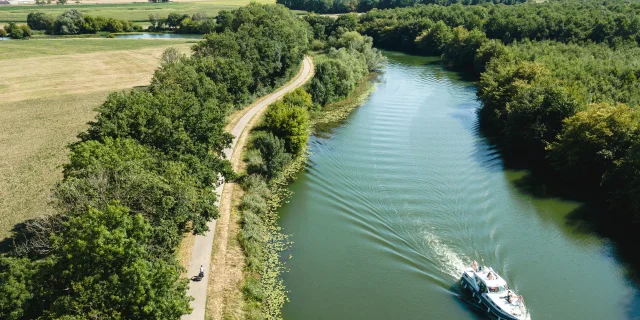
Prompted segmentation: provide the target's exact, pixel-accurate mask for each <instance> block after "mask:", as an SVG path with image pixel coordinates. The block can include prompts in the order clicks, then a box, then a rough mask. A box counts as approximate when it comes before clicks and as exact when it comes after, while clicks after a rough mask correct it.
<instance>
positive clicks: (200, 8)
mask: <svg viewBox="0 0 640 320" xmlns="http://www.w3.org/2000/svg"><path fill="white" fill-rule="evenodd" d="M250 2H251V1H250V0H220V1H211V0H209V1H202V2H165V3H148V2H141V3H131V1H129V3H106V4H105V3H95V4H90V3H87V4H68V5H64V6H61V5H43V6H36V5H21V6H12V5H9V6H0V23H6V22H26V21H27V15H28V14H29V13H30V12H33V11H39V12H45V13H48V14H51V15H59V14H61V13H62V12H64V11H66V10H69V9H77V10H78V11H80V12H81V13H83V14H88V15H93V16H104V17H111V18H118V19H126V20H130V21H134V22H145V21H148V20H149V15H150V14H155V13H157V14H158V15H160V16H161V17H166V16H167V15H169V13H172V12H175V13H179V14H189V15H192V14H194V13H196V12H203V13H206V14H207V15H209V16H214V15H216V14H217V13H218V11H220V10H231V9H236V8H238V7H241V6H244V5H247V4H249V3H250ZM255 2H257V3H275V0H257V1H255Z"/></svg>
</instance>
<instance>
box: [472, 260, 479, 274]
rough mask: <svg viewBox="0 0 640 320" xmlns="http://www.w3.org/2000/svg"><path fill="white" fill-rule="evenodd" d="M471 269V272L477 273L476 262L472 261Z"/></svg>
mask: <svg viewBox="0 0 640 320" xmlns="http://www.w3.org/2000/svg"><path fill="white" fill-rule="evenodd" d="M471 269H473V271H475V272H478V261H475V260H473V263H472V264H471Z"/></svg>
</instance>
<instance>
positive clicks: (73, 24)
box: [54, 9, 84, 35]
mask: <svg viewBox="0 0 640 320" xmlns="http://www.w3.org/2000/svg"><path fill="white" fill-rule="evenodd" d="M83 24H84V19H83V17H82V13H80V11H78V10H76V9H71V10H67V11H65V12H64V13H62V14H61V15H59V16H58V17H57V18H56V23H55V25H54V33H55V34H63V35H64V34H77V33H80V29H81V28H82V25H83Z"/></svg>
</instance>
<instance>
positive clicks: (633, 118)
mask: <svg viewBox="0 0 640 320" xmlns="http://www.w3.org/2000/svg"><path fill="white" fill-rule="evenodd" d="M563 124H564V125H563V127H562V132H560V134H559V135H558V139H557V141H555V142H553V143H551V144H550V145H549V147H548V150H549V151H550V153H549V159H550V160H551V163H552V164H553V166H554V168H556V169H557V170H558V171H559V172H561V173H562V174H563V175H565V176H567V177H571V178H573V179H576V180H579V181H581V182H583V183H587V184H588V185H590V186H600V185H601V184H602V183H603V178H604V176H606V175H609V174H611V173H612V172H613V170H614V168H615V166H616V164H617V163H618V162H620V161H621V159H623V158H624V157H625V156H626V154H627V151H628V150H629V149H630V147H631V145H632V143H633V142H634V141H636V139H637V137H638V133H639V132H640V113H639V112H638V111H637V110H635V109H631V108H629V107H628V106H626V105H623V104H619V105H616V106H611V105H609V104H606V103H602V104H594V105H591V106H590V107H589V108H588V109H587V110H585V111H582V112H579V113H577V114H576V115H574V116H572V117H569V118H567V119H565V120H564V123H563Z"/></svg>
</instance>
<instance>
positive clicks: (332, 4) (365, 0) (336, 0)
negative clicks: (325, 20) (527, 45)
mask: <svg viewBox="0 0 640 320" xmlns="http://www.w3.org/2000/svg"><path fill="white" fill-rule="evenodd" d="M525 1H527V0H277V1H276V2H277V3H280V4H283V5H285V6H286V7H287V8H290V9H293V10H306V11H309V12H316V13H347V12H366V11H369V10H372V9H389V8H402V7H412V6H415V5H418V4H435V5H441V6H447V5H453V4H462V5H477V4H483V3H495V4H497V3H502V4H507V5H509V4H515V3H521V2H525Z"/></svg>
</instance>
